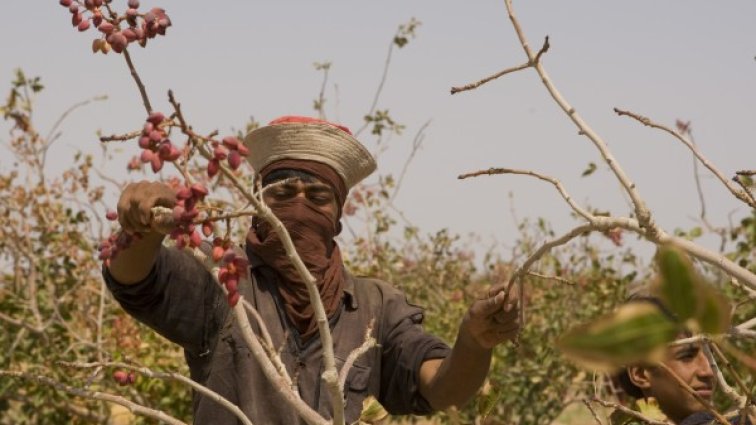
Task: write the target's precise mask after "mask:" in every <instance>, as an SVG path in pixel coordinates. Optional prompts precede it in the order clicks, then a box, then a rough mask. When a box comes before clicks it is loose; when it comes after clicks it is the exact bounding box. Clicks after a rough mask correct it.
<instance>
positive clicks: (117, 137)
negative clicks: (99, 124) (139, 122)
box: [100, 130, 142, 143]
mask: <svg viewBox="0 0 756 425" xmlns="http://www.w3.org/2000/svg"><path fill="white" fill-rule="evenodd" d="M141 134H142V130H135V131H132V132H130V133H126V134H111V135H110V136H100V141H101V142H103V143H105V142H125V141H127V140H131V139H135V138H137V137H139V136H140V135H141Z"/></svg>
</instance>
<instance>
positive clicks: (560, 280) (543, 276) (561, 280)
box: [526, 271, 575, 286]
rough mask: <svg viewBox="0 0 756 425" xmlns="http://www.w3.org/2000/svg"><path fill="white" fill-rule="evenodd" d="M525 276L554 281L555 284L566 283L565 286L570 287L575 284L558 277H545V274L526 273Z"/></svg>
mask: <svg viewBox="0 0 756 425" xmlns="http://www.w3.org/2000/svg"><path fill="white" fill-rule="evenodd" d="M526 274H527V275H528V276H534V277H538V278H541V279H547V280H555V281H557V282H561V283H566V284H567V285H572V286H574V285H575V282H572V281H569V280H567V279H565V278H563V277H560V276H547V275H545V274H541V273H536V272H534V271H528V272H527V273H526Z"/></svg>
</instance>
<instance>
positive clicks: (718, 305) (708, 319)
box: [695, 285, 731, 334]
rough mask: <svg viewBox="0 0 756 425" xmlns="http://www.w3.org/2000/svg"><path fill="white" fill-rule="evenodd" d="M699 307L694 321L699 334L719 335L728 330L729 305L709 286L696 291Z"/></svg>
mask: <svg viewBox="0 0 756 425" xmlns="http://www.w3.org/2000/svg"><path fill="white" fill-rule="evenodd" d="M698 298H699V306H698V309H697V311H696V317H695V319H696V321H697V322H698V325H699V326H700V328H701V332H703V333H707V334H720V333H724V332H727V330H728V329H729V328H730V311H731V309H730V303H729V302H728V301H727V299H726V298H725V297H724V296H722V294H720V293H718V292H717V291H716V290H715V289H714V288H712V287H711V286H709V285H703V287H702V288H700V289H699V290H698Z"/></svg>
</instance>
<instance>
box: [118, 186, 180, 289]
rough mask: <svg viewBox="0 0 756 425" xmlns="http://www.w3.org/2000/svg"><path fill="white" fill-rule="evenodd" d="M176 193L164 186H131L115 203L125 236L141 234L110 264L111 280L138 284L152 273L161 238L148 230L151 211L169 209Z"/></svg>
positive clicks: (160, 234) (158, 232) (156, 232)
mask: <svg viewBox="0 0 756 425" xmlns="http://www.w3.org/2000/svg"><path fill="white" fill-rule="evenodd" d="M175 204H176V193H175V192H174V191H173V189H171V188H170V187H168V186H167V185H166V184H164V183H158V182H148V181H141V182H139V183H131V184H129V185H128V186H126V188H125V189H124V190H123V192H121V198H120V199H119V200H118V221H119V222H120V223H121V227H122V228H123V230H124V231H125V232H128V233H135V232H139V233H141V234H142V237H141V238H138V239H136V240H134V242H132V243H131V245H129V246H128V247H126V248H125V249H123V250H122V251H119V252H118V254H117V255H115V256H114V257H113V258H111V260H110V265H109V266H108V269H109V270H110V274H111V276H113V278H114V279H115V280H116V281H117V282H119V283H121V284H124V285H130V284H134V283H137V282H141V281H142V280H143V279H144V278H145V277H147V275H148V274H149V272H150V270H152V267H153V265H154V264H155V261H156V260H157V256H158V253H159V252H160V245H161V244H162V242H163V239H164V238H165V235H164V234H163V233H161V232H160V231H158V230H156V229H153V228H152V227H151V221H152V211H151V210H152V207H158V206H159V207H167V208H173V206H174V205H175Z"/></svg>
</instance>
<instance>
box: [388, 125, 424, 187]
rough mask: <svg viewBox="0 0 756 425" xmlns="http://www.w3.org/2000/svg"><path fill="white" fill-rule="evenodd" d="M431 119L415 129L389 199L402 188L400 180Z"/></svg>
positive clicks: (418, 147)
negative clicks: (407, 154)
mask: <svg viewBox="0 0 756 425" xmlns="http://www.w3.org/2000/svg"><path fill="white" fill-rule="evenodd" d="M430 123H431V120H428V121H426V122H425V124H423V125H422V126H420V129H419V130H417V133H416V134H415V138H414V139H412V151H411V152H410V154H409V156H408V157H407V160H406V161H404V166H403V167H402V172H401V173H400V174H399V178H398V179H396V186H395V187H394V193H392V194H391V199H390V201H393V200H394V199H396V195H397V194H398V193H399V189H401V188H402V182H403V181H404V176H405V174H407V169H409V165H410V162H412V160H413V159H414V158H415V155H416V154H417V151H418V150H419V149H420V146H421V145H422V144H423V140H424V139H425V134H423V133H424V132H425V129H426V128H428V126H429V125H430Z"/></svg>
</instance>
